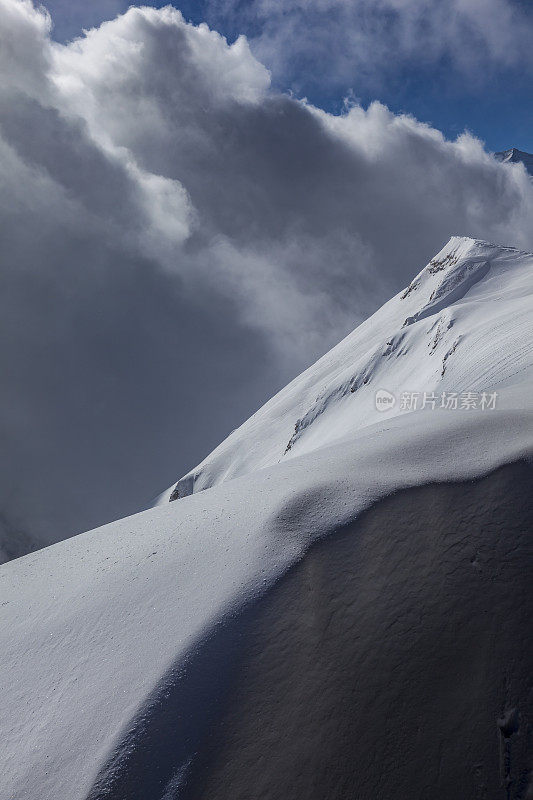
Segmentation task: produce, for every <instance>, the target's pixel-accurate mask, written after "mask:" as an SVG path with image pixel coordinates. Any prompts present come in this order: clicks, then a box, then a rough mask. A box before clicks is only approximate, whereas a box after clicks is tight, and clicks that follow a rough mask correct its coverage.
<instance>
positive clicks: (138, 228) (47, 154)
mask: <svg viewBox="0 0 533 800" xmlns="http://www.w3.org/2000/svg"><path fill="white" fill-rule="evenodd" d="M0 11H1V12H2V13H1V14H0V28H1V29H2V34H1V35H2V36H3V41H6V42H9V47H8V48H4V50H3V56H2V58H3V59H4V61H3V64H2V67H3V72H4V74H5V76H6V79H5V81H4V82H3V84H2V86H1V87H0V148H1V156H2V157H1V159H0V164H1V167H0V232H1V235H2V240H3V253H2V270H1V278H0V281H1V283H2V285H1V287H0V360H1V369H2V375H3V376H4V378H3V384H4V386H5V389H4V393H3V398H2V401H1V402H0V438H1V440H2V443H3V444H2V457H1V459H0V477H1V480H0V485H1V486H2V490H1V492H2V494H1V495H0V510H1V511H2V519H4V520H7V521H8V522H7V523H5V524H6V525H7V526H8V527H11V528H18V529H28V528H31V530H32V531H33V532H34V533H35V534H36V535H38V536H39V537H41V539H47V538H48V539H53V538H61V537H62V536H64V535H66V534H67V533H69V532H75V531H76V530H79V529H80V528H84V527H89V526H90V525H95V524H97V523H99V522H101V521H104V520H105V519H109V518H111V517H113V516H117V515H119V514H120V515H124V514H126V513H128V512H130V511H133V510H135V507H136V505H137V504H138V505H139V506H140V505H142V504H143V503H144V502H146V501H147V499H148V496H149V495H150V493H155V492H156V491H157V489H158V488H159V487H160V486H165V485H167V484H168V483H170V482H171V480H172V479H174V478H175V477H177V474H178V473H180V471H183V472H184V471H186V470H187V469H188V468H190V467H191V466H192V465H193V463H194V462H196V461H198V460H199V458H200V457H201V456H203V455H204V454H205V452H206V451H207V450H208V449H210V448H211V447H212V446H214V445H215V444H216V443H217V440H219V439H220V438H222V437H223V436H224V435H225V434H226V433H227V430H228V428H230V427H232V426H233V425H235V424H237V423H238V422H239V421H240V420H241V419H242V418H243V417H245V416H246V415H247V414H248V413H250V411H252V410H253V409H254V406H256V404H257V403H258V402H259V400H260V399H263V398H265V397H266V395H267V394H268V392H269V391H273V390H274V389H275V388H277V386H279V385H280V383H282V382H284V381H285V380H286V379H287V377H288V376H290V375H291V374H293V373H294V372H296V371H297V370H298V369H300V368H302V367H303V366H305V365H306V364H307V363H309V362H310V361H311V360H312V359H313V358H315V357H316V356H318V355H319V354H320V353H321V352H323V351H324V350H326V349H327V348H328V347H330V346H331V345H332V344H334V343H335V341H336V340H338V339H339V338H340V337H341V336H342V335H343V334H345V333H346V332H347V331H348V330H349V329H350V328H351V327H353V326H354V325H355V324H356V323H357V322H359V321H360V320H361V319H362V318H363V317H364V316H365V315H366V314H368V313H369V312H370V311H372V310H373V309H374V308H375V307H376V306H377V305H379V304H380V303H381V302H383V301H384V300H386V299H387V298H388V297H389V296H390V295H391V294H392V293H393V292H395V291H397V290H399V289H400V288H401V287H402V286H403V285H404V284H405V283H407V282H408V281H409V280H410V278H411V277H412V274H413V273H414V272H415V271H417V270H418V269H419V268H420V267H421V266H422V264H423V263H425V261H426V260H428V259H429V258H430V257H431V256H432V255H433V254H434V253H435V252H436V251H437V250H439V249H440V247H441V246H442V244H443V243H444V242H445V240H446V239H447V238H448V237H449V236H450V235H451V234H453V233H459V234H470V235H474V236H480V237H485V238H489V239H493V240H498V241H501V242H504V243H509V244H517V245H519V246H522V247H524V248H528V247H529V248H531V247H533V234H532V231H531V226H530V219H531V213H532V208H533V205H532V204H533V193H532V187H531V181H530V180H529V179H528V178H527V176H526V175H525V172H524V171H523V170H522V169H521V168H520V167H512V166H507V165H502V164H498V163H496V162H495V161H494V160H493V159H492V157H491V156H489V155H488V154H487V153H486V152H485V151H484V149H483V146H482V145H481V143H480V142H478V141H477V140H475V139H474V138H472V137H471V136H469V135H464V136H462V137H460V138H459V139H458V140H457V141H456V142H449V141H446V140H445V139H444V137H443V136H442V135H441V134H440V133H439V132H438V131H436V130H434V129H432V128H430V127H428V126H426V125H421V124H420V123H418V122H417V121H416V120H414V119H412V118H410V117H406V116H395V115H393V114H392V113H391V112H390V111H388V110H387V109H386V108H385V107H384V106H382V105H380V104H374V105H372V106H370V108H369V109H368V110H364V109H362V108H360V107H359V106H353V107H351V108H350V109H349V110H347V112H346V113H345V114H344V115H342V116H340V117H334V116H332V115H330V114H326V113H325V112H323V111H321V110H320V109H317V108H314V107H312V106H310V105H307V104H306V103H304V102H299V101H297V100H295V99H293V98H290V97H287V96H283V95H280V94H277V93H276V92H275V91H273V90H272V89H271V88H270V83H269V74H268V71H267V70H266V69H265V67H264V66H263V65H262V64H260V63H259V62H258V61H257V60H256V59H255V58H254V56H253V55H252V54H251V52H250V49H249V47H248V43H247V42H246V40H245V39H243V38H241V39H239V40H237V42H235V43H234V44H232V45H229V44H228V43H227V42H226V41H225V40H224V39H223V37H221V36H219V35H218V34H217V33H216V32H213V31H210V30H209V29H208V28H207V27H206V26H205V25H201V26H199V27H194V26H192V25H189V24H187V23H185V22H184V20H183V18H182V16H181V15H180V14H179V12H177V11H175V10H174V9H170V8H165V9H161V10H154V9H152V8H132V9H130V10H129V11H128V12H127V13H126V14H124V15H123V16H120V17H118V18H117V19H115V20H113V21H111V22H107V23H105V24H103V25H102V26H100V28H97V29H94V30H91V31H90V32H88V33H87V34H86V35H85V36H84V37H82V38H81V39H80V40H78V41H75V42H73V43H72V44H70V45H68V46H66V47H65V46H61V45H58V44H56V43H53V42H52V41H51V40H50V38H49V25H50V23H49V19H48V17H47V15H46V14H45V13H44V12H40V11H36V10H34V9H33V8H32V7H31V6H30V5H29V4H28V3H22V2H20V1H19V0H0Z"/></svg>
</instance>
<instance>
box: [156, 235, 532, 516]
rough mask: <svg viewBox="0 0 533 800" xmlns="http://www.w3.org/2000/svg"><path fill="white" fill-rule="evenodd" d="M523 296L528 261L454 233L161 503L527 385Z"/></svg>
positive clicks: (526, 301) (527, 311)
mask: <svg viewBox="0 0 533 800" xmlns="http://www.w3.org/2000/svg"><path fill="white" fill-rule="evenodd" d="M532 295H533V255H531V254H529V253H523V252H521V251H519V250H517V249H515V248H512V247H503V246H499V245H495V244H491V243H489V242H485V241H482V240H479V239H472V238H470V237H464V236H452V238H451V239H450V240H449V242H448V243H447V244H446V245H445V246H444V247H443V248H442V250H441V251H440V252H439V253H437V255H436V256H435V257H434V258H432V259H431V260H430V261H429V263H428V264H426V266H425V267H424V268H423V269H422V270H421V271H420V272H419V273H418V275H416V277H415V278H414V279H413V280H412V281H411V283H410V284H409V286H407V287H406V288H405V289H404V290H403V291H402V292H400V293H399V294H398V295H396V296H395V297H393V298H392V299H391V300H389V302H388V303H386V304H385V305H384V306H382V307H381V308H380V309H379V310H378V311H377V312H376V313H375V314H373V315H372V316H371V317H370V318H369V319H367V320H366V321H365V322H363V323H362V324H361V325H360V326H359V327H358V328H356V329H355V330H354V331H353V332H352V333H351V334H349V335H348V336H347V337H346V338H345V339H344V340H343V341H341V342H340V343H339V344H338V345H337V346H336V347H334V348H333V349H332V350H331V351H330V352H329V353H327V354H326V355H324V356H323V357H322V358H321V359H319V361H317V362H316V363H315V364H314V365H313V366H311V367H309V369H307V370H306V371H305V372H303V373H302V374H301V375H300V376H298V377H297V378H296V379H295V380H293V381H292V382H291V383H290V384H289V385H288V386H286V387H285V388H284V389H283V390H282V391H280V392H279V393H278V394H277V395H276V396H275V397H273V398H272V399H271V400H270V401H269V402H268V403H266V405H264V406H263V407H262V408H261V409H260V410H259V411H257V412H256V413H255V414H254V415H253V416H252V417H251V418H250V419H249V420H248V421H247V422H245V423H244V424H243V425H241V427H240V428H238V429H237V430H235V431H233V432H232V433H231V434H230V436H229V437H228V438H227V439H226V440H225V441H224V442H222V444H220V445H219V447H217V448H216V449H215V450H214V451H213V452H212V453H211V454H210V455H209V456H208V457H207V458H206V459H205V460H204V461H203V462H202V463H201V464H199V466H198V467H196V468H195V469H194V470H192V471H191V472H189V473H188V474H187V475H185V476H184V477H183V478H181V480H179V481H178V482H177V484H175V485H174V486H172V487H171V488H170V489H169V490H168V491H167V492H165V493H164V494H163V495H162V497H161V498H160V500H161V501H168V500H169V499H170V500H174V499H178V498H181V497H185V496H187V495H189V494H192V493H195V492H198V491H201V490H203V489H207V488H209V487H211V486H214V485H215V484H218V483H221V482H223V481H226V480H229V479H232V478H236V477H238V476H241V475H245V474H247V473H250V472H254V471H256V470H258V469H263V468H265V467H268V466H271V465H274V464H276V463H278V462H280V461H283V460H287V459H291V458H294V457H296V456H299V455H302V454H304V453H309V452H311V451H314V450H317V449H320V448H323V447H325V446H328V445H330V444H331V443H333V442H335V441H338V440H341V439H347V438H348V439H350V438H353V437H356V436H358V435H360V433H361V432H362V431H365V430H366V429H369V428H372V427H375V426H376V425H378V426H379V425H381V426H382V425H383V423H384V422H388V421H389V420H390V419H391V418H393V417H396V416H398V415H403V414H408V413H420V412H422V413H428V412H431V413H434V414H435V415H437V414H439V413H440V414H443V413H451V411H454V412H456V413H460V411H461V402H462V401H461V398H462V396H463V395H466V394H467V393H469V396H470V395H471V396H472V397H471V399H472V398H473V399H472V403H473V402H474V400H475V399H478V400H479V399H480V398H481V397H482V395H483V396H485V398H486V397H487V396H488V393H489V392H492V393H493V394H494V392H496V394H498V395H499V394H501V392H502V390H504V389H505V387H510V386H512V385H513V384H514V383H515V382H517V381H518V380H524V376H525V375H528V376H529V377H531V362H532V353H533V320H532V318H531V317H532V315H531V304H532V300H533V298H532ZM504 394H505V392H504ZM447 397H449V398H450V401H449V405H446V402H445V399H444V398H447ZM485 402H486V400H485ZM503 402H507V401H504V398H503V395H502V397H501V398H500V403H503ZM472 403H471V408H473V405H472ZM474 405H475V404H474ZM464 410H466V408H465V409H464ZM493 410H494V409H493Z"/></svg>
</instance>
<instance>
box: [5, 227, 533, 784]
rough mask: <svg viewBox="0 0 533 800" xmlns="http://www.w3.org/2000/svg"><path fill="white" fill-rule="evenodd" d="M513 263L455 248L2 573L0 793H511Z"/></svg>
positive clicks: (520, 612) (490, 250)
mask: <svg viewBox="0 0 533 800" xmlns="http://www.w3.org/2000/svg"><path fill="white" fill-rule="evenodd" d="M487 265H488V266H487ZM532 267H533V257H532V256H531V255H528V254H526V253H520V252H519V251H516V250H513V249H511V248H500V247H496V246H494V245H489V244H486V243H484V242H479V241H475V240H471V239H461V238H455V239H452V240H451V242H450V243H449V245H448V246H447V247H446V248H444V250H443V251H442V252H441V253H439V254H438V256H436V257H435V259H433V260H432V261H431V262H430V263H429V264H428V265H427V267H426V268H425V269H424V270H422V272H420V274H419V275H418V276H417V277H416V278H415V279H414V281H413V282H412V283H411V284H410V286H409V287H407V289H406V290H405V291H404V292H402V294H400V295H398V296H397V297H395V298H393V299H392V300H391V301H390V302H389V303H387V304H386V305H385V306H384V307H383V308H382V309H381V310H380V311H378V312H377V314H375V315H374V316H373V317H371V318H370V319H369V320H367V321H366V322H365V323H364V324H363V325H361V326H360V327H359V328H358V329H357V330H356V331H355V332H354V333H353V334H352V335H351V336H349V337H347V339H345V340H344V341H343V342H341V343H340V344H339V345H338V346H337V347H336V348H334V349H333V350H332V351H331V352H330V353H328V354H327V355H326V356H324V357H323V358H322V359H321V360H320V361H318V362H317V363H316V364H315V365H314V366H313V367H311V368H310V369H308V370H307V371H306V372H305V373H303V374H302V375H301V376H300V377H299V378H297V379H296V380H295V381H293V382H292V383H291V384H290V385H289V386H288V387H287V388H286V389H285V390H283V391H282V392H280V393H279V394H278V395H277V396H276V397H274V398H273V399H272V400H271V401H270V402H269V403H268V404H267V405H266V406H265V407H264V408H262V409H261V410H260V411H258V412H257V413H256V414H255V415H254V416H253V417H251V418H250V419H249V420H248V421H247V422H246V423H245V424H244V425H243V426H242V427H241V428H239V429H238V430H236V431H234V433H233V434H232V435H231V436H230V437H229V438H228V439H227V440H226V441H225V442H223V443H222V445H220V447H219V448H217V450H215V451H214V453H213V454H212V455H211V456H210V457H208V458H207V459H206V460H205V462H204V463H203V464H202V465H200V467H198V468H197V469H196V470H194V471H193V472H192V473H190V474H189V475H187V476H186V477H185V478H184V479H182V481H180V482H178V484H177V486H176V487H174V488H173V490H172V494H173V496H176V497H178V498H179V499H177V501H176V502H172V503H168V502H164V503H162V504H160V505H159V506H158V507H156V508H153V509H150V510H148V511H145V512H143V513H141V514H138V515H136V516H133V517H129V518H126V519H123V520H121V521H119V522H116V523H112V524H110V525H107V526H104V527H102V528H98V529H96V530H93V531H90V532H88V533H85V534H81V535H79V536H77V537H74V538H72V539H69V540H66V541H63V542H61V543H59V544H57V545H53V546H51V547H48V548H46V549H44V550H40V551H38V552H35V553H32V554H30V555H27V556H25V557H23V558H20V559H16V560H14V561H11V562H10V563H8V564H5V565H3V566H2V567H1V568H0V615H1V624H0V686H1V688H2V704H1V705H0V730H2V743H1V745H0V748H1V763H2V770H1V771H0V772H1V774H0V797H1V798H2V800H3V798H4V797H5V798H10V800H58V799H59V798H60V800H177V798H180V799H181V800H199V799H200V798H201V800H250V798H254V799H255V797H256V796H257V797H259V796H261V797H264V798H265V800H300V798H302V797H306V798H309V800H324V798H325V797H327V798H328V800H337V798H338V800H346V798H347V797H353V796H358V797H359V798H360V800H376V798H378V797H383V798H388V797H392V796H393V795H394V796H395V797H398V798H399V800H411V798H412V797H420V798H429V797H431V798H436V800H437V799H438V800H441V799H442V800H448V799H449V798H450V797H452V796H453V797H461V798H462V797H468V798H470V797H471V798H476V800H477V798H485V800H499V798H500V797H501V798H502V800H503V799H504V797H505V798H506V800H524V798H525V797H527V796H528V795H527V792H528V791H530V790H529V789H528V781H529V777H528V772H527V768H526V766H525V762H524V758H525V756H524V752H525V738H524V737H525V732H526V731H527V726H528V724H529V723H528V721H527V717H526V708H525V700H524V698H525V693H526V689H527V663H526V661H527V658H528V649H527V641H528V636H527V634H528V625H529V623H530V615H529V611H528V609H529V608H530V606H529V605H528V602H529V601H528V596H527V595H526V587H527V576H526V575H525V573H523V572H522V569H525V568H526V567H527V565H528V563H529V562H528V554H527V549H526V544H527V542H526V538H527V532H528V530H529V529H530V527H531V523H532V518H533V511H532V510H531V507H530V505H528V502H529V500H528V498H529V486H530V483H531V466H530V460H531V456H532V454H533V424H532V423H533V392H532V388H533V387H532V380H531V378H532V371H531V361H532V355H531V348H532V341H533V337H532V333H533V331H532V329H531V299H532V298H531V293H532V276H533V271H532ZM480 271H481V272H480ZM444 301H446V302H445V304H444V305H442V302H444ZM435 303H437V304H439V305H438V308H437V309H435ZM432 304H433V305H432ZM424 309H425V310H426V311H427V310H428V309H432V312H431V313H430V312H428V313H427V314H425V315H424V316H420V317H419V318H418V319H412V321H411V323H410V324H408V325H404V322H405V320H406V318H409V317H410V318H414V317H415V315H416V314H417V313H420V312H423V311H424ZM379 389H381V390H385V391H388V392H389V393H394V392H396V393H398V392H402V391H404V390H405V391H407V392H408V391H413V392H420V393H423V392H440V391H446V392H452V391H455V392H462V391H466V392H468V391H472V392H480V391H482V390H487V391H488V390H491V391H492V390H494V391H495V392H496V394H497V403H495V405H494V406H492V407H490V408H484V409H483V408H481V407H477V408H472V407H470V406H468V404H467V405H466V407H465V408H461V405H459V406H458V407H457V408H456V409H454V410H447V409H439V408H437V407H436V408H435V409H433V408H432V406H431V405H427V407H426V408H424V409H420V408H419V409H418V410H416V411H409V412H407V411H405V413H404V412H403V410H402V409H401V408H399V406H400V403H397V404H396V406H394V408H392V409H390V410H389V411H386V412H380V411H378V410H377V409H376V406H375V402H374V401H375V393H376V391H377V390H379ZM509 465H510V466H509ZM500 467H503V468H504V477H501V476H500V477H498V475H496V476H494V475H491V473H493V472H494V471H495V470H497V469H498V468H500ZM502 474H503V473H502ZM484 476H489V477H488V478H487V477H484ZM474 479H480V480H481V483H479V485H477V488H475V489H474V487H473V485H472V480H474ZM435 484H438V486H437V487H435V486H434V485H435ZM452 484H457V485H454V486H452ZM431 486H433V487H434V491H433V489H431ZM424 487H425V488H424ZM201 489H208V491H200V490H201ZM420 492H421V493H422V494H419V493H420ZM428 492H429V494H428ZM432 492H433V494H432ZM413 493H414V494H413ZM402 498H403V499H402ZM418 498H420V500H419V499H418ZM428 498H429V499H428ZM164 499H165V500H166V501H167V500H168V499H169V493H166V496H165V498H164ZM418 503H419V508H420V514H418V513H417V504H418ZM391 504H392V506H391ZM391 508H392V512H390V509H391ZM387 509H389V511H387ZM366 512H368V515H373V514H375V515H377V516H374V517H372V519H374V523H372V525H371V526H370V529H369V528H368V524H367V523H365V519H367V520H368V518H369V517H368V515H367V513H366ZM376 520H377V522H376ZM369 531H370V532H369ZM341 540H342V542H344V544H341V545H339V541H341ZM339 547H340V549H339ZM476 581H479V582H478V583H476ZM287 587H288V588H287ZM337 588H338V591H337ZM293 634H294V635H293ZM324 653H326V654H328V655H327V657H326V656H325V655H324ZM300 669H302V670H303V672H302V674H301V675H300V674H299V673H298V670H300ZM454 704H455V705H454ZM448 707H451V709H450V712H449V714H447V715H446V717H445V719H443V720H441V717H442V716H443V714H444V712H445V711H446V710H447V709H448ZM298 731H301V736H300V738H298ZM254 737H255V738H254ZM252 739H253V741H252ZM354 793H355V794H354Z"/></svg>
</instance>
